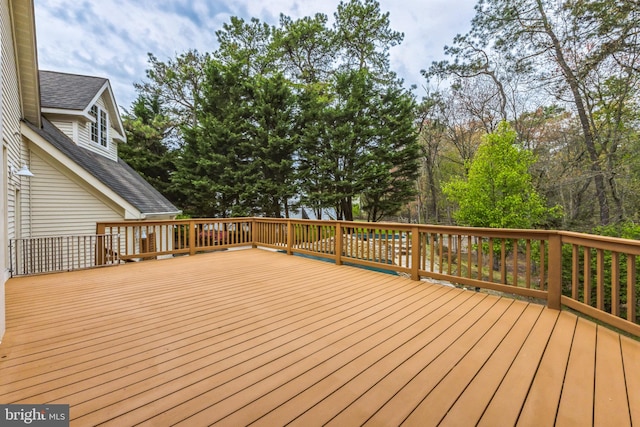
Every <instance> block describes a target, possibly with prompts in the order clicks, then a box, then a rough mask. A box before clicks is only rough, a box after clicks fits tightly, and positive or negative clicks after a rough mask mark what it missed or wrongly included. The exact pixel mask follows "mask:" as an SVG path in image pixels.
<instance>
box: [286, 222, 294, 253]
mask: <svg viewBox="0 0 640 427" xmlns="http://www.w3.org/2000/svg"><path fill="white" fill-rule="evenodd" d="M292 249H293V226H292V224H291V220H290V219H287V255H293V250H292Z"/></svg>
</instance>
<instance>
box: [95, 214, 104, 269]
mask: <svg viewBox="0 0 640 427" xmlns="http://www.w3.org/2000/svg"><path fill="white" fill-rule="evenodd" d="M104 234H105V226H104V224H101V223H99V222H98V223H96V236H97V237H96V260H95V264H96V265H105V264H106V260H107V248H106V247H105V239H104Z"/></svg>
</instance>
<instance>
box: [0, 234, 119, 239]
mask: <svg viewBox="0 0 640 427" xmlns="http://www.w3.org/2000/svg"><path fill="white" fill-rule="evenodd" d="M110 236H117V234H113V233H103V234H95V233H93V234H91V233H87V234H56V235H47V236H37V237H18V238H13V239H9V240H12V241H17V240H38V239H63V238H66V237H110Z"/></svg>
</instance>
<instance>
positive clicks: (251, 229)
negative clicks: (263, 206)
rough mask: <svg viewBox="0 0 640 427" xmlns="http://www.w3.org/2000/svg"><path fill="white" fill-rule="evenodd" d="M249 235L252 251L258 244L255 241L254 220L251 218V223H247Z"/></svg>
mask: <svg viewBox="0 0 640 427" xmlns="http://www.w3.org/2000/svg"><path fill="white" fill-rule="evenodd" d="M249 224H250V225H249V227H250V228H249V233H251V247H252V248H253V249H255V248H257V247H258V242H257V239H256V233H257V227H256V219H255V218H251V222H250V223H249Z"/></svg>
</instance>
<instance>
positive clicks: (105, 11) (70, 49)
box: [34, 0, 477, 109]
mask: <svg viewBox="0 0 640 427" xmlns="http://www.w3.org/2000/svg"><path fill="white" fill-rule="evenodd" d="M476 2H477V0H379V3H380V9H381V11H382V12H389V14H390V15H389V19H390V23H391V28H392V29H393V30H396V31H400V32H403V33H404V41H403V42H402V44H401V45H399V46H395V47H393V48H391V50H390V59H391V68H392V69H393V70H394V71H395V72H396V73H397V74H398V75H399V76H400V77H402V78H403V79H404V81H405V85H406V86H407V87H409V86H411V85H416V86H417V89H416V90H415V93H416V95H417V96H418V97H421V96H422V95H423V94H424V91H423V90H422V89H421V88H422V87H423V86H424V83H425V82H424V79H423V78H422V76H421V75H420V70H422V69H425V68H428V67H429V65H430V64H431V63H432V62H433V61H437V60H441V59H444V58H445V57H444V54H443V49H444V46H445V45H447V44H451V42H452V40H453V37H454V36H455V35H456V34H459V33H466V32H467V31H468V30H469V28H470V22H471V19H472V18H473V15H474V9H473V7H474V5H475V3H476ZM338 4H339V0H34V5H35V14H36V37H37V44H38V62H39V67H40V69H41V70H50V71H59V72H66V73H73V74H83V75H91V76H98V77H105V78H108V79H109V80H110V82H111V86H112V89H113V91H114V95H115V98H116V102H117V103H118V105H120V106H121V107H124V108H126V109H128V108H129V107H130V106H131V103H132V102H133V100H134V99H135V98H136V92H135V89H134V86H133V85H134V83H140V82H142V81H144V79H145V71H146V70H147V69H148V65H149V64H148V55H147V54H148V53H153V54H154V55H155V56H156V57H157V58H158V59H159V60H161V61H166V60H168V59H172V58H175V57H176V56H177V55H179V54H181V53H183V52H185V51H187V50H189V49H197V50H198V51H200V52H211V51H214V50H215V49H216V47H217V41H216V36H215V32H216V31H217V30H219V29H221V28H222V25H223V24H224V23H225V22H229V19H230V17H232V16H238V17H241V18H243V19H245V20H249V19H250V18H252V17H255V18H258V19H260V20H261V21H263V22H266V23H268V24H271V25H277V24H278V21H279V16H280V14H284V15H287V16H289V17H291V18H293V19H297V18H301V17H304V16H310V15H313V14H315V13H318V12H320V13H324V14H326V15H327V16H329V18H330V22H332V18H333V13H334V12H335V10H336V9H337V6H338Z"/></svg>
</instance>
